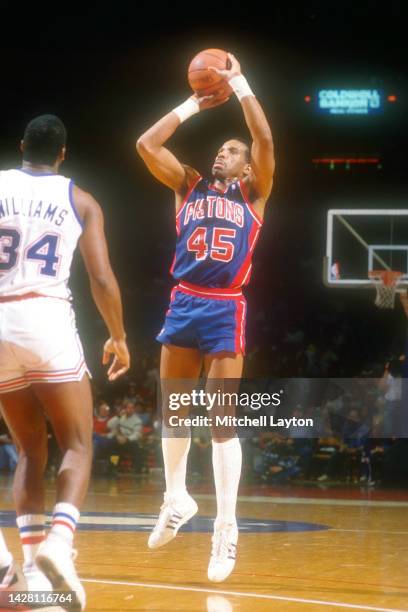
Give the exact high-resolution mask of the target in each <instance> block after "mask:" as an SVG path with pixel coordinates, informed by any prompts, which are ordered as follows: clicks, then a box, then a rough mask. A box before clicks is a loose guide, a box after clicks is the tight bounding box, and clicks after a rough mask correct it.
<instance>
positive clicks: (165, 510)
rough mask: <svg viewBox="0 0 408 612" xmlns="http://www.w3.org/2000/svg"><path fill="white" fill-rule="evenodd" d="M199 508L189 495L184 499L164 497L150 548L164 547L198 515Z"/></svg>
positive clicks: (150, 541) (150, 538) (150, 540)
mask: <svg viewBox="0 0 408 612" xmlns="http://www.w3.org/2000/svg"><path fill="white" fill-rule="evenodd" d="M197 510H198V506H197V504H196V502H195V501H194V499H193V498H192V497H190V495H189V494H188V493H186V495H185V496H184V497H183V498H179V499H175V498H174V497H170V496H168V495H167V494H166V493H165V495H164V503H163V505H162V507H161V508H160V515H159V518H158V520H157V523H156V525H155V526H154V529H153V531H152V533H151V534H150V536H149V540H148V546H149V548H159V547H160V546H164V545H165V544H167V542H170V540H172V539H173V538H175V537H176V535H177V532H178V530H179V529H180V527H182V525H184V524H185V523H187V521H189V520H190V519H191V517H192V516H194V515H195V514H196V512H197Z"/></svg>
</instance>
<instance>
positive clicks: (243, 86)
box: [228, 74, 255, 102]
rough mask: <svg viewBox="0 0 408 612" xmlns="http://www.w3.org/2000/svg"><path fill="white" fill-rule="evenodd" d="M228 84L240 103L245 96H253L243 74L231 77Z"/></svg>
mask: <svg viewBox="0 0 408 612" xmlns="http://www.w3.org/2000/svg"><path fill="white" fill-rule="evenodd" d="M228 82H229V84H230V85H231V87H232V89H233V91H234V93H235V94H236V96H237V98H238V100H239V101H240V102H241V100H242V98H245V96H254V95H255V94H254V92H253V91H252V89H251V88H250V86H249V85H248V81H247V80H246V78H245V77H244V75H243V74H237V76H234V77H232V79H230V80H229V81H228Z"/></svg>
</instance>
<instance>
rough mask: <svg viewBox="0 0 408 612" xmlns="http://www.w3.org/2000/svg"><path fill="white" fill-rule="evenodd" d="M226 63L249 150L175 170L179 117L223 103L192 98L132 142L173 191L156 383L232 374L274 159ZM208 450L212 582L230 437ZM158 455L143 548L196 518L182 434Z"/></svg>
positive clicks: (229, 557)
mask: <svg viewBox="0 0 408 612" xmlns="http://www.w3.org/2000/svg"><path fill="white" fill-rule="evenodd" d="M229 58H230V60H231V68H230V69H229V70H216V72H218V73H219V74H220V75H222V76H223V77H224V78H225V79H227V80H228V81H229V83H230V85H231V87H232V88H233V90H234V91H235V93H236V95H237V97H238V99H239V101H240V103H241V105H242V110H243V112H244V117H245V121H246V123H247V126H248V128H249V131H250V134H251V137H252V145H251V148H249V147H248V146H247V145H246V144H245V143H244V142H242V141H241V140H239V139H235V138H234V139H232V140H228V141H227V142H225V143H224V144H223V145H222V146H221V147H220V149H219V150H218V153H217V156H216V159H215V161H214V164H213V167H212V178H211V179H210V180H207V179H204V178H202V177H201V176H200V174H199V173H198V172H197V171H196V170H194V169H193V168H191V167H189V166H186V165H184V164H182V163H180V162H179V161H178V159H176V157H175V156H174V155H173V154H172V153H171V152H170V151H169V150H168V149H167V148H165V147H164V146H163V145H164V144H165V143H166V141H167V140H168V139H169V138H170V137H171V136H172V134H174V132H175V131H176V129H177V128H178V127H179V126H180V124H181V123H183V122H184V121H185V120H187V119H188V118H189V117H191V116H192V115H194V114H196V113H198V112H199V111H201V110H203V109H205V108H211V107H213V106H216V105H218V104H220V103H222V102H224V101H225V100H219V99H214V98H206V99H205V98H203V99H198V97H197V96H196V95H193V96H191V97H190V98H188V100H186V102H184V103H183V104H181V105H180V106H178V107H177V108H175V109H174V110H173V111H172V112H170V113H168V114H167V115H165V116H164V117H163V118H162V119H161V120H160V121H158V122H157V123H156V124H155V125H153V127H151V128H150V129H149V130H148V131H147V132H146V133H145V134H143V135H142V136H141V137H140V138H139V140H138V142H137V150H138V152H139V153H140V155H141V156H142V158H143V160H144V161H145V163H146V165H147V167H148V168H149V170H150V172H151V173H152V174H153V175H154V176H155V177H156V178H157V179H158V180H159V181H161V182H162V183H164V184H165V185H167V186H168V187H169V188H170V189H172V190H173V191H174V192H175V199H176V228H177V244H176V254H175V258H174V262H173V265H172V268H171V272H172V274H173V276H174V278H175V279H176V280H177V281H178V284H177V285H176V287H175V288H174V289H173V291H172V297H171V303H170V307H169V310H168V312H167V315H166V320H165V323H164V327H163V329H162V330H161V332H160V334H159V335H158V340H159V341H160V342H161V343H162V344H163V346H162V353H161V368H160V375H161V379H162V380H165V381H169V380H172V379H173V380H177V379H190V380H196V379H197V378H198V377H199V375H200V372H201V368H202V366H203V365H204V369H205V372H206V375H207V377H208V378H209V379H214V378H215V379H226V378H235V379H237V378H240V377H241V375H242V367H243V355H244V349H245V314H246V303H245V299H244V298H243V296H242V290H241V287H242V285H245V284H246V283H247V282H248V280H249V277H250V273H251V259H252V254H253V251H254V248H255V244H256V241H257V238H258V235H259V231H260V229H261V226H262V219H263V214H264V208H265V204H266V201H267V199H268V197H269V194H270V192H271V189H272V178H273V173H274V167H275V161H274V151H273V142H272V135H271V130H270V128H269V125H268V122H267V119H266V117H265V114H264V112H263V110H262V108H261V106H260V104H259V102H258V101H257V99H256V98H255V96H254V94H253V93H252V91H251V89H250V87H249V85H248V83H247V81H246V79H245V78H244V76H243V75H242V74H241V70H240V65H239V63H238V61H237V60H236V59H235V57H234V56H232V55H231V54H229ZM165 409H166V408H165V407H164V410H165ZM214 433H215V437H214ZM212 447H213V468H214V479H215V487H216V496H217V518H216V521H215V523H214V536H213V547H212V554H211V559H210V564H209V567H208V577H209V579H210V580H213V581H216V582H220V581H222V580H225V579H226V578H227V577H228V576H229V574H230V573H231V571H232V569H233V567H234V564H235V549H236V544H237V540H238V530H237V523H236V516H235V507H236V499H237V491H238V484H239V478H240V473H241V462H242V455H241V446H240V442H239V440H238V438H237V437H230V438H229V439H226V438H225V437H217V433H216V432H214V431H213V445H212ZM162 448H163V457H164V466H165V478H166V493H165V496H164V503H163V506H162V508H161V512H160V516H159V519H158V522H157V524H156V526H155V528H154V530H153V532H152V533H151V535H150V538H149V546H150V547H151V548H157V547H159V546H162V545H163V544H166V543H167V542H168V541H169V540H171V539H172V538H173V537H174V536H175V535H176V534H177V531H178V530H179V528H180V527H181V525H183V524H184V523H185V522H186V521H187V520H188V519H189V518H191V517H192V516H193V515H194V514H195V513H196V512H197V504H196V503H195V501H194V500H193V499H192V498H191V497H190V496H189V495H188V493H187V491H186V464H187V455H188V451H189V448H190V437H189V436H188V434H187V433H186V435H185V437H175V436H171V435H169V434H168V433H166V431H165V428H164V435H163V433H162Z"/></svg>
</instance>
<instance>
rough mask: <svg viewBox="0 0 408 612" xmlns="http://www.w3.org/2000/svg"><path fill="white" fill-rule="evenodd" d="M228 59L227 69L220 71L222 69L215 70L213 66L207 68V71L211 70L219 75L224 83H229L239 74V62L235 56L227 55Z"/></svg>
mask: <svg viewBox="0 0 408 612" xmlns="http://www.w3.org/2000/svg"><path fill="white" fill-rule="evenodd" d="M228 59H229V61H230V67H229V68H226V69H222V68H216V67H215V66H208V70H213V72H216V73H217V74H219V75H220V76H221V77H223V79H225V80H226V81H229V80H230V79H232V78H233V77H235V76H238V75H239V74H241V66H240V64H239V61H238V60H237V58H236V57H235V55H232V53H228Z"/></svg>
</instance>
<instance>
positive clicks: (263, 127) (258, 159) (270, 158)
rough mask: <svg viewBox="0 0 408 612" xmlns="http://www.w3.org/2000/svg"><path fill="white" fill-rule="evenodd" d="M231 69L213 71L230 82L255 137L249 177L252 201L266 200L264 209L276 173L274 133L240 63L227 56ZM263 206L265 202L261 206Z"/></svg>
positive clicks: (215, 69) (253, 138)
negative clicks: (242, 71) (243, 73)
mask: <svg viewBox="0 0 408 612" xmlns="http://www.w3.org/2000/svg"><path fill="white" fill-rule="evenodd" d="M228 57H229V59H230V61H231V67H230V68H229V69H228V70H220V69H217V68H212V70H214V71H215V72H217V73H218V74H220V75H221V76H223V77H224V78H225V79H226V80H228V82H229V84H230V85H231V87H232V89H233V90H234V92H235V94H236V96H237V98H238V99H239V101H240V103H241V106H242V109H243V111H244V116H245V121H246V124H247V126H248V129H249V131H250V133H251V136H252V141H253V142H252V148H251V174H250V176H249V179H248V180H249V183H250V190H251V192H252V194H253V196H252V200H253V201H255V200H258V199H260V200H263V205H264V204H265V202H266V200H267V199H268V197H269V195H270V193H271V190H272V181H273V174H274V171H275V156H274V149H273V140H272V132H271V128H270V126H269V123H268V120H267V118H266V116H265V113H264V111H263V109H262V107H261V105H260V104H259V102H258V100H257V99H256V98H255V95H254V94H253V92H252V90H251V88H250V87H249V85H248V82H247V80H246V78H245V77H244V76H243V75H242V73H241V67H240V65H239V62H238V60H237V59H236V58H235V57H234V56H233V55H232V54H231V53H229V54H228ZM260 204H261V206H262V202H261V203H260Z"/></svg>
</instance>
